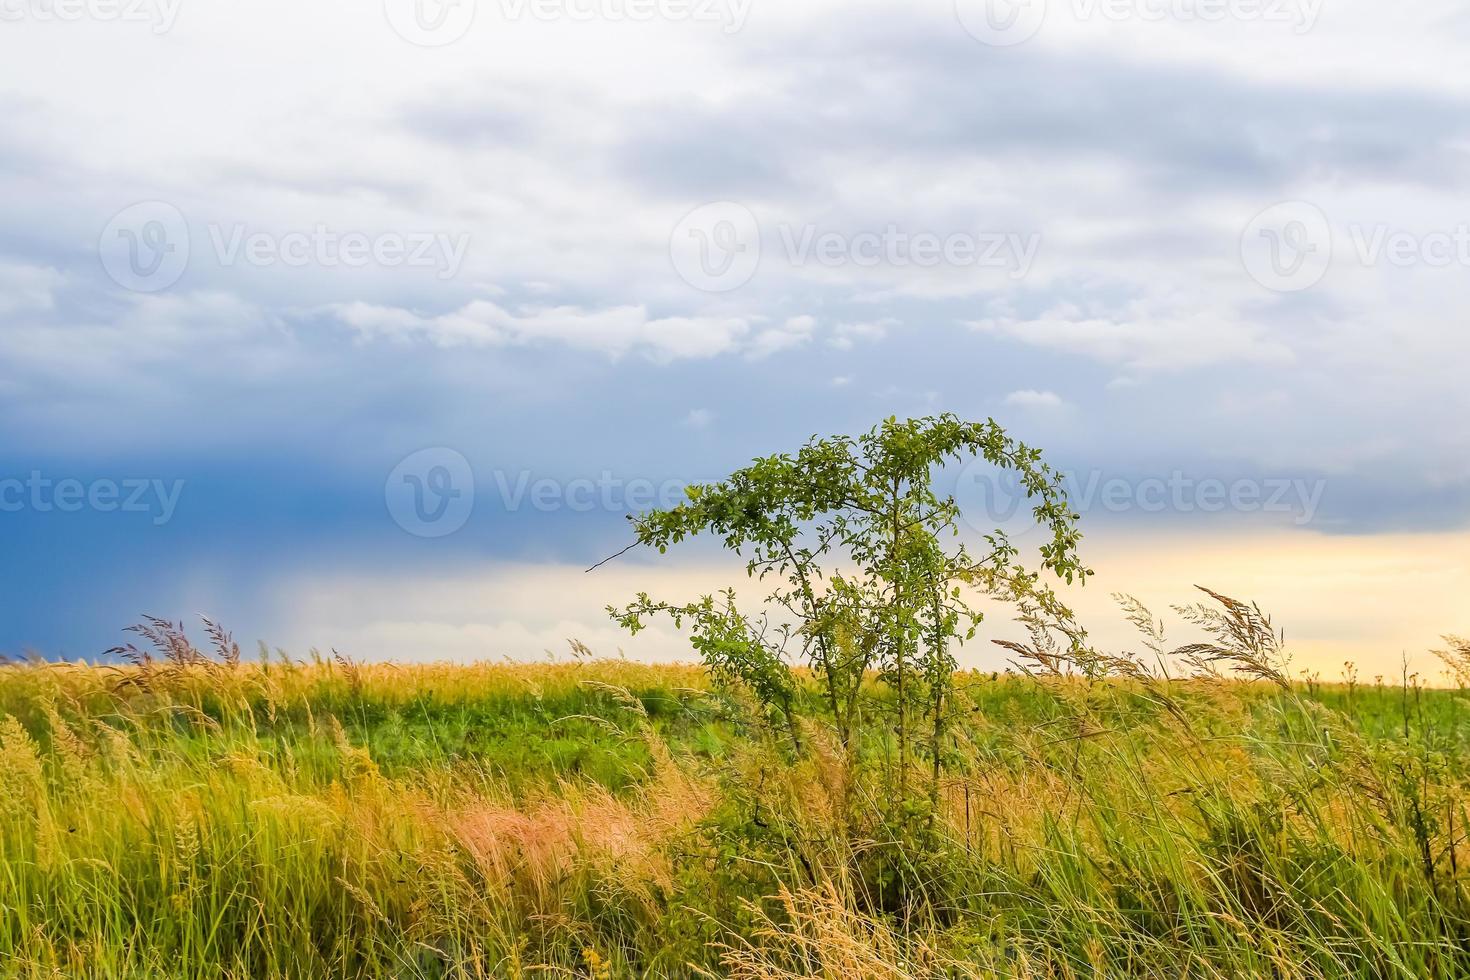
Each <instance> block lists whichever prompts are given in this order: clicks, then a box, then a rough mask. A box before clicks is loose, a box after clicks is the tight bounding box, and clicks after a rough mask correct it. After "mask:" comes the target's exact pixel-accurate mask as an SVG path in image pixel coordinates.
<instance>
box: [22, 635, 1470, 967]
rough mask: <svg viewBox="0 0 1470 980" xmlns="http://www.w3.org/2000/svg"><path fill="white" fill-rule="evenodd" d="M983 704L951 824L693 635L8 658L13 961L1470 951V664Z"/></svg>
mask: <svg viewBox="0 0 1470 980" xmlns="http://www.w3.org/2000/svg"><path fill="white" fill-rule="evenodd" d="M227 656H228V655H227ZM870 693H871V705H870V708H869V710H870V712H871V713H872V715H873V717H874V718H876V719H881V717H882V711H881V708H882V701H883V697H884V693H883V690H882V688H881V686H880V685H878V684H876V683H875V684H874V686H873V690H872V691H871V692H870ZM956 704H957V709H956V710H959V711H960V712H961V713H962V715H963V723H962V724H961V725H960V726H959V727H958V728H957V734H956V736H955V737H954V738H953V739H951V740H950V744H947V745H945V746H944V748H943V753H942V763H943V783H942V785H943V798H942V800H941V801H940V806H939V811H938V817H937V819H931V820H930V821H929V823H928V825H927V826H926V827H925V833H924V834H922V835H919V836H918V838H917V839H920V840H922V841H923V846H921V847H916V846H913V845H912V844H910V843H904V842H903V840H900V837H901V836H903V835H898V834H896V833H893V832H891V828H889V827H887V826H886V825H885V824H884V823H883V822H882V820H881V819H879V818H878V817H877V816H871V817H870V816H869V815H876V814H879V813H881V812H883V811H882V808H881V807H879V806H877V805H876V804H877V802H878V801H879V800H880V799H881V798H882V797H883V796H884V794H885V793H887V792H889V791H890V787H888V786H887V785H886V784H885V779H887V778H889V777H888V776H886V775H885V773H886V772H889V771H891V767H883V766H873V767H871V768H863V767H856V768H852V767H844V766H843V765H841V764H840V762H841V760H839V759H838V758H837V757H836V750H835V748H833V747H832V746H831V744H830V742H829V740H825V739H824V738H823V737H822V732H821V731H820V726H819V725H816V724H813V725H811V730H810V731H809V732H808V733H807V738H806V750H805V751H804V752H803V753H801V754H800V755H797V754H794V753H792V752H791V751H790V750H789V749H787V748H785V747H784V746H783V745H782V744H781V743H780V742H779V740H778V739H777V738H776V737H775V735H774V734H773V728H772V726H771V725H769V724H768V720H767V719H765V718H763V717H761V714H760V712H759V711H757V710H755V709H754V708H753V707H752V706H751V704H750V703H749V702H748V700H747V699H745V698H744V697H743V696H742V695H741V694H740V693H739V692H738V691H732V690H727V689H724V688H718V689H717V688H716V687H714V686H712V685H711V683H710V681H709V679H708V677H707V676H706V674H705V672H704V671H703V670H702V669H700V668H697V667H652V666H643V665H638V664H633V663H628V662H623V661H605V660H604V661H597V660H591V659H583V660H572V661H568V662H565V663H555V664H551V663H548V664H543V665H529V666H513V665H508V664H505V665H477V666H447V665H446V666H399V665H387V664H384V665H357V664H353V663H350V662H348V661H341V660H328V659H321V658H314V659H313V660H312V661H310V662H306V663H299V662H291V661H287V660H285V659H283V658H280V657H274V658H269V659H268V660H266V661H262V662H248V661H247V662H244V663H240V662H236V663H228V662H223V663H222V662H217V661H214V662H206V661H205V659H204V658H203V657H201V656H193V655H185V656H180V657H175V658H173V659H161V660H158V661H153V662H150V663H147V664H144V665H131V666H125V667H117V668H109V667H82V666H67V665H46V664H40V663H32V664H16V665H10V666H8V667H4V668H0V741H3V749H0V852H3V853H0V857H3V862H0V910H3V919H0V964H3V965H0V972H3V974H4V975H5V976H24V977H40V976H47V977H53V976H87V977H91V976H97V977H160V976H166V977H220V976H230V977H241V978H244V977H311V976H354V977H356V976H362V977H378V976H391V977H518V976H528V975H536V976H543V975H544V976H577V977H595V978H605V977H632V976H638V977H642V976H655V977H663V976H667V977H682V976H696V975H702V974H707V975H715V976H737V977H748V978H757V977H759V978H781V977H832V978H837V977H859V976H861V977H891V978H900V977H940V976H1004V977H1097V978H1100V977H1115V976H1150V977H1170V978H1177V977H1244V976H1270V977H1317V976H1321V977H1338V976H1357V977H1404V978H1411V977H1412V978H1420V977H1454V976H1465V975H1470V945H1467V944H1470V908H1467V903H1466V887H1465V885H1466V875H1467V870H1466V863H1467V862H1470V848H1467V847H1466V844H1465V839H1464V828H1465V826H1466V820H1467V816H1470V814H1467V812H1466V806H1465V799H1466V797H1465V790H1466V776H1467V766H1466V760H1467V755H1466V746H1467V741H1470V704H1467V702H1466V699H1465V697H1464V696H1463V695H1462V694H1460V693H1459V692H1458V691H1452V690H1442V689H1441V690H1428V689H1421V688H1419V687H1417V686H1415V685H1409V686H1404V685H1401V684H1394V685H1390V684H1387V683H1378V684H1374V683H1367V684H1363V683H1357V684H1354V685H1352V686H1348V685H1345V684H1338V685H1320V684H1313V685H1312V686H1311V687H1310V689H1309V688H1308V687H1306V686H1301V687H1293V688H1292V689H1291V690H1290V691H1283V690H1281V689H1280V688H1279V687H1275V686H1272V685H1268V684H1261V683H1245V682H1239V681H1187V682H1167V683H1164V684H1162V685H1159V686H1156V687H1154V686H1148V685H1139V684H1137V683H1133V682H1127V681H1108V682H1097V683H1088V682H1085V681H1082V680H1061V679H1051V680H1042V679H1034V678H1031V677H1026V676H1020V675H1007V674H1000V675H998V676H997V675H991V674H973V673H972V674H961V675H960V678H959V685H958V699H957V702H956ZM811 711H812V712H813V714H814V715H817V714H818V713H819V711H820V707H819V706H818V705H813V706H811ZM867 737H868V739H869V747H870V748H871V749H872V752H873V754H874V757H875V758H879V759H881V758H882V755H883V744H882V743H883V740H884V735H883V727H882V725H881V724H874V725H871V726H870V730H869V734H868V736H867ZM904 839H906V840H912V839H915V838H914V835H906V836H904Z"/></svg>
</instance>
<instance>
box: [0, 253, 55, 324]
mask: <svg viewBox="0 0 1470 980" xmlns="http://www.w3.org/2000/svg"><path fill="white" fill-rule="evenodd" d="M64 279H65V277H64V276H63V275H62V274H61V273H60V272H58V271H57V270H55V269H52V268H49V267H44V266H37V265H23V264H16V263H8V262H3V261H0V314H5V313H18V312H35V311H40V310H49V309H51V308H52V307H54V306H55V303H56V301H55V292H56V289H57V288H58V287H59V286H60V285H61V284H62V282H63V280H64Z"/></svg>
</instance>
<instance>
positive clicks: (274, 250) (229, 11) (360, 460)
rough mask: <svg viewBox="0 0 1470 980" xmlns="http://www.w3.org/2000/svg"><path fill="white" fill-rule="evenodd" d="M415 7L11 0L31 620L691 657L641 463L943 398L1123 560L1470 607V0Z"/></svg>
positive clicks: (702, 552)
mask: <svg viewBox="0 0 1470 980" xmlns="http://www.w3.org/2000/svg"><path fill="white" fill-rule="evenodd" d="M425 3H426V4H427V5H426V6H424V7H423V8H422V9H415V8H414V0H402V2H400V0H387V3H386V4H385V3H348V2H345V0H344V2H339V3H316V4H310V5H301V4H290V3H284V2H274V0H260V2H254V3H251V4H224V5H221V4H212V5H204V4H194V3H191V2H190V0H173V2H164V0H143V2H140V3H137V4H132V5H124V6H123V7H121V8H117V10H119V11H122V12H121V13H118V12H116V11H114V8H112V7H109V6H107V5H106V4H101V3H82V4H80V5H79V6H78V7H76V8H75V9H74V14H75V15H74V16H73V15H71V14H69V15H67V16H61V15H59V14H57V13H56V11H55V10H54V9H53V8H52V7H51V5H50V4H49V3H43V2H41V0H25V2H19V0H17V2H15V3H12V4H11V5H8V6H5V7H4V11H5V15H4V19H3V20H0V118H3V119H4V125H3V127H0V194H3V197H4V200H5V202H6V206H5V207H4V208H3V209H0V480H3V481H9V482H8V483H6V482H0V546H3V548H4V553H5V556H6V561H5V562H4V564H3V570H0V651H6V652H10V653H18V652H20V651H22V650H24V649H27V648H33V649H36V650H39V651H41V652H43V653H45V654H47V655H53V656H91V655H95V654H96V653H98V652H100V651H101V650H102V649H104V648H106V647H107V646H110V645H111V644H112V643H113V642H114V641H115V639H116V637H117V630H118V628H119V627H121V626H123V625H125V624H126V623H128V622H131V621H133V620H134V619H135V618H136V617H137V616H138V615H139V614H140V613H144V612H148V613H154V614H158V615H167V616H185V617H188V616H192V615H194V614H196V613H207V614H210V615H213V616H217V617H220V618H222V619H224V620H225V621H227V622H228V623H229V624H231V625H232V626H233V627H234V628H235V629H236V631H237V633H239V634H240V635H241V636H242V637H244V638H248V639H251V640H253V639H255V638H257V637H258V638H261V639H265V640H268V641H270V642H271V643H274V644H279V645H282V646H286V647H288V648H290V649H293V650H296V651H301V650H304V649H305V648H306V647H307V646H310V645H312V644H317V645H321V646H323V647H325V646H331V645H336V646H338V647H339V648H342V649H344V650H345V651H348V652H355V653H358V654H360V655H369V656H402V657H414V658H423V657H438V656H444V657H474V656H486V657H500V656H510V657H513V658H523V657H528V656H529V657H535V656H539V655H540V654H541V651H542V650H543V649H544V648H546V647H548V646H554V645H559V644H560V643H561V640H562V639H563V638H564V637H566V636H570V635H577V636H581V637H583V638H584V639H589V640H590V641H594V645H599V646H600V647H601V648H602V649H604V650H607V649H609V648H610V647H613V646H615V645H627V648H628V649H629V651H630V653H634V654H646V655H649V656H673V655H677V654H678V651H679V650H680V649H682V648H680V647H679V646H678V641H677V639H676V638H673V637H669V636H662V637H660V636H654V637H652V638H651V639H650V640H649V641H648V643H647V644H645V645H644V646H642V647H639V646H637V645H635V644H624V643H623V641H622V640H620V639H619V638H618V637H617V635H616V633H614V632H613V631H612V630H611V628H610V625H609V624H608V623H606V622H605V621H604V619H603V617H602V616H601V615H600V612H599V611H600V609H601V607H602V605H604V604H605V603H608V602H615V601H618V600H620V599H622V598H624V596H625V594H626V593H627V592H628V591H629V590H631V589H634V588H641V587H656V585H657V584H659V583H662V584H664V585H666V586H667V587H669V588H673V589H676V590H677V589H684V590H688V589H692V588H695V587H697V586H699V585H701V584H704V583H709V584H713V585H718V584H720V583H722V582H723V581H725V580H727V579H728V578H730V575H731V572H732V571H735V572H736V573H738V567H736V566H731V565H728V564H722V562H721V559H720V556H719V555H718V554H717V553H715V552H713V551H711V550H709V549H707V548H701V547H694V548H691V549H689V550H688V551H687V552H685V553H683V554H681V555H679V556H676V557H674V558H673V559H671V560H670V561H666V562H662V563H659V562H654V561H652V560H650V559H647V558H643V557H638V556H633V557H630V559H628V560H627V561H625V562H623V563H622V564H621V565H620V566H618V567H617V568H615V569H609V570H606V571H604V572H601V573H598V574H596V575H593V576H587V575H584V574H583V573H582V572H581V569H582V568H584V567H585V566H586V565H589V564H591V563H592V562H594V561H596V560H598V559H599V558H602V557H604V556H606V555H607V554H609V553H611V552H612V551H615V550H617V549H618V548H619V547H621V546H622V545H623V544H624V543H626V530H625V527H624V520H623V515H624V514H625V513H626V512H627V511H628V510H630V509H639V507H641V506H643V505H645V504H646V502H647V500H648V499H650V498H649V495H650V494H652V495H653V499H656V498H657V496H658V494H659V493H661V492H666V491H667V489H668V488H669V487H677V486H678V485H680V484H682V483H685V482H689V481H694V480H700V479H706V478H711V477H715V476H718V475H720V474H722V473H724V472H726V471H728V470H729V469H731V468H733V467H735V466H738V465H740V464H741V463H742V462H744V461H746V460H748V459H749V458H750V457H751V456H753V455H756V454H758V453H766V452H771V451H775V450H779V449H783V448H791V447H794V446H795V445H797V444H799V443H800V442H801V441H803V440H804V439H805V438H807V437H808V436H810V435H812V434H814V433H829V432H853V431H858V430H861V429H865V428H866V427H868V426H870V425H871V424H873V423H874V422H875V421H877V420H878V419H880V418H882V417H884V416H886V415H890V414H897V415H918V414H925V413H929V412H935V411H952V412H956V413H959V414H961V415H964V416H967V417H977V418H978V417H985V416H994V417H996V418H997V419H998V420H1000V421H1001V422H1002V423H1003V424H1005V425H1006V426H1007V427H1009V428H1010V429H1012V430H1013V431H1014V432H1015V433H1017V434H1018V435H1020V436H1022V437H1024V438H1026V439H1027V440H1029V441H1031V442H1034V443H1036V444H1038V445H1040V446H1042V447H1044V448H1045V449H1046V450H1047V451H1048V454H1049V458H1050V459H1051V460H1052V461H1053V462H1054V463H1055V464H1056V465H1057V466H1058V467H1059V468H1061V469H1063V470H1065V471H1067V472H1068V473H1069V474H1071V476H1072V480H1073V486H1074V488H1075V489H1076V491H1077V492H1078V493H1079V494H1080V495H1081V496H1083V497H1084V498H1085V500H1083V501H1082V506H1081V507H1080V508H1079V509H1081V510H1082V511H1083V513H1084V515H1085V520H1084V528H1085V529H1086V531H1087V533H1088V542H1089V545H1093V546H1095V550H1094V551H1093V552H1092V553H1090V554H1088V555H1087V556H1086V557H1088V558H1089V559H1090V560H1091V561H1092V563H1093V564H1094V565H1095V566H1097V567H1099V571H1100V573H1107V576H1108V577H1107V579H1106V581H1107V587H1108V588H1113V587H1116V588H1119V589H1125V590H1129V591H1139V590H1142V591H1144V592H1146V593H1148V596H1147V597H1148V598H1149V599H1150V601H1152V602H1154V603H1155V604H1157V605H1159V606H1165V605H1167V604H1168V603H1169V602H1171V601H1188V599H1189V595H1188V589H1189V585H1190V584H1191V583H1192V582H1193V581H1197V580H1206V581H1207V583H1208V584H1211V585H1213V586H1215V587H1217V588H1220V589H1223V590H1225V591H1232V590H1233V591H1237V592H1243V593H1254V594H1262V593H1264V594H1265V595H1266V596H1268V597H1270V598H1271V599H1274V600H1275V601H1276V603H1277V605H1278V607H1279V608H1278V615H1279V616H1280V617H1281V618H1282V620H1283V621H1284V622H1286V623H1287V624H1288V625H1289V626H1290V625H1291V624H1293V623H1300V624H1303V626H1302V627H1301V628H1300V629H1299V631H1298V635H1300V636H1301V637H1302V640H1303V643H1304V645H1305V646H1306V647H1307V648H1309V650H1310V651H1311V654H1312V656H1315V657H1317V658H1319V659H1321V660H1322V661H1323V662H1326V663H1329V664H1331V663H1334V662H1340V659H1342V658H1339V659H1338V660H1336V661H1334V660H1333V658H1334V657H1335V656H1336V652H1337V650H1338V649H1349V650H1350V651H1351V652H1352V653H1353V655H1356V656H1362V657H1372V656H1383V657H1388V656H1389V655H1390V654H1391V655H1392V657H1393V658H1394V660H1395V661H1396V659H1397V656H1398V652H1399V650H1400V649H1411V650H1422V649H1423V647H1424V646H1425V645H1426V644H1428V643H1431V642H1432V641H1433V639H1434V637H1435V636H1436V635H1437V634H1438V633H1440V632H1443V631H1450V630H1459V631H1461V632H1465V631H1467V630H1470V624H1467V623H1465V622H1464V621H1463V612H1462V605H1461V604H1460V600H1459V599H1457V598H1456V596H1460V597H1462V596H1463V595H1464V588H1463V587H1464V586H1465V585H1466V584H1467V583H1470V569H1467V562H1470V557H1467V556H1470V548H1467V537H1466V528H1467V523H1470V434H1467V433H1470V430H1467V427H1466V426H1465V424H1464V420H1465V419H1466V418H1467V417H1470V393H1467V387H1466V385H1465V378H1464V374H1465V366H1466V364H1467V363H1470V356H1467V355H1470V332H1467V331H1466V329H1465V314H1464V305H1465V304H1464V298H1465V295H1466V292H1465V289H1466V283H1467V282H1470V208H1467V207H1466V205H1465V202H1466V201H1467V200H1470V197H1467V195H1466V193H1465V192H1466V183H1467V178H1470V91H1467V89H1470V79H1467V78H1466V76H1465V74H1464V72H1463V71H1462V70H1461V68H1462V66H1463V63H1464V55H1465V52H1466V48H1467V42H1470V5H1467V4H1465V3H1439V2H1436V3H1424V4H1415V5H1414V6H1413V7H1412V8H1409V9H1396V10H1395V11H1394V14H1393V16H1392V17H1391V18H1390V17H1389V16H1388V15H1387V14H1386V13H1385V12H1384V10H1383V8H1382V6H1381V5H1380V4H1375V3H1371V2H1358V0H1337V2H1333V0H1322V2H1320V3H1307V2H1306V0H1295V2H1286V0H1283V2H1281V3H1275V2H1272V3H1266V4H1252V3H1247V2H1222V3H1221V4H1219V5H1217V6H1215V7H1209V8H1197V7H1195V6H1193V5H1190V4H1186V3H1183V2H1182V0H1179V2H1172V3H1171V2H1165V0H1148V2H1145V0H1138V2H1128V3H1122V2H1113V3H1102V2H1101V0H1098V2H1097V3H1091V2H1087V0H1048V2H1043V0H1030V3H1029V4H1021V5H1019V6H1012V5H1011V0H973V2H972V0H958V3H956V2H953V0H951V2H943V3H941V2H935V3H905V4H896V3H866V2H860V3H842V4H837V3H827V2H824V0H813V2H810V3H802V4H771V3H765V2H763V0H749V2H748V3H735V2H734V0H728V2H726V0H717V2H709V3H698V4H695V5H693V6H688V5H684V4H680V3H674V2H672V0H659V2H656V3H655V2H653V0H648V2H643V0H595V2H594V0H567V2H561V0H539V2H535V3H533V2H531V0H525V2H524V3H523V2H519V0H495V2H482V3H480V4H478V5H468V6H467V5H465V4H463V3H460V4H457V5H456V4H453V3H451V4H449V5H448V6H443V7H441V6H440V5H438V4H437V3H433V2H432V0H425ZM1209 10H1219V11H1223V13H1220V14H1219V15H1218V16H1216V15H1214V14H1209V13H1208V11H1209ZM441 14H442V15H443V16H442V18H441V17H440V15H441ZM436 24H437V25H438V26H437V27H435V26H434V25H436ZM1007 24H1008V25H1010V26H1009V27H1005V26H1004V25H1007ZM986 25H991V27H990V28H987V27H986ZM994 25H1002V26H1000V27H994ZM1007 32H1009V33H1007ZM405 461H410V462H407V463H405ZM405 467H406V468H405ZM950 477H952V478H953V479H954V480H955V481H956V485H957V486H958V487H959V488H960V492H961V499H962V500H968V501H970V502H971V503H972V504H973V506H972V509H971V512H972V513H973V514H975V515H976V516H975V521H974V526H973V528H972V530H974V531H975V532H976V533H978V532H979V531H980V530H983V529H984V527H988V526H989V525H990V524H991V523H997V522H999V523H1005V522H1007V521H1011V520H1012V519H1013V514H1012V512H1011V510H1009V509H1008V507H1007V506H1006V500H1007V499H1008V498H1007V496H1006V490H1005V488H1004V487H1003V486H1000V485H996V484H993V483H990V482H988V479H989V478H988V476H986V475H985V474H977V473H974V472H956V473H954V474H951V475H950ZM412 480H417V481H418V483H417V484H415V483H413V482H409V481H412ZM444 480H447V481H448V482H442V481H444ZM63 484H65V488H63ZM1215 484H1218V489H1217V487H1216V486H1215ZM1110 485H1111V489H1109V486H1110ZM415 486H419V487H423V488H425V489H424V490H423V491H420V492H431V493H435V494H437V493H438V492H439V490H444V489H448V490H451V491H452V495H451V496H448V497H444V498H443V499H436V500H429V499H428V498H423V499H422V500H420V501H417V502H418V503H420V504H425V505H429V504H433V505H435V506H430V507H429V508H428V509H427V510H423V511H421V512H420V513H419V515H418V516H415V512H414V504H415V500H414V498H413V496H412V495H413V493H414V492H416V491H415ZM538 486H539V487H540V489H539V490H537V489H536V488H537V487H538ZM518 488H520V489H521V492H519V493H517V489H518ZM538 493H539V494H540V496H539V497H538V496H537V494H538ZM58 494H59V495H58ZM1222 499H1223V500H1224V502H1223V503H1221V502H1220V501H1221V500H1222ZM538 501H539V502H538ZM439 504H442V505H443V509H444V514H447V515H448V516H447V518H446V517H445V516H444V514H440V515H439V517H440V522H439V523H433V524H430V525H425V524H424V523H423V516H424V515H432V513H433V512H434V511H435V510H436V507H437V505H439ZM991 518H994V520H993V521H992V520H990V519H991ZM445 521H447V523H445ZM450 524H453V525H454V526H453V527H452V528H450V526H449V525H450ZM405 525H407V527H405ZM425 532H427V533H425ZM1243 542H1251V543H1252V544H1253V546H1254V550H1253V551H1249V552H1243V551H1242V550H1241V546H1242V543H1243ZM1406 561H1407V562H1409V563H1410V564H1409V565H1408V566H1405V565H1404V564H1403V563H1404V562H1406ZM1217 569H1218V571H1217ZM1324 569H1325V570H1326V571H1324ZM1166 572H1167V573H1168V574H1169V575H1172V576H1175V578H1174V579H1173V580H1172V581H1162V580H1161V579H1162V576H1163V575H1164V573H1166ZM1130 573H1136V577H1137V579H1138V581H1133V580H1130V579H1129V575H1130ZM1101 577H1102V576H1101V575H1100V578H1101ZM1151 590H1152V591H1151ZM1095 591H1097V592H1105V591H1106V590H1105V589H1102V590H1095ZM1105 598H1106V597H1105V595H1102V596H1096V597H1088V598H1087V599H1086V600H1085V603H1084V604H1085V605H1088V607H1089V608H1091V607H1092V606H1093V605H1096V604H1097V603H1098V601H1099V600H1100V599H1105ZM1101 614H1102V611H1101V609H1099V615H1101ZM1456 615H1459V616H1460V618H1461V621H1459V622H1456V621H1454V617H1455V616H1456ZM976 656H977V657H980V656H982V654H976ZM983 657H987V658H989V657H991V655H989V654H983ZM991 659H993V658H991ZM977 662H986V663H988V662H989V660H980V661H977Z"/></svg>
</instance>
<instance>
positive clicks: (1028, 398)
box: [1004, 388, 1066, 410]
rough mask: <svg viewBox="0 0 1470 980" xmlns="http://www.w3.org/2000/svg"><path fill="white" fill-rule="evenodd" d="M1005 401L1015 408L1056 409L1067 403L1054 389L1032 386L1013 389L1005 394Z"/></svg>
mask: <svg viewBox="0 0 1470 980" xmlns="http://www.w3.org/2000/svg"><path fill="white" fill-rule="evenodd" d="M1004 400H1005V403H1006V404H1007V405H1010V406H1012V407H1013V408H1039V409H1048V410H1054V409H1058V408H1061V407H1062V406H1063V405H1065V404H1066V402H1064V401H1063V400H1062V396H1061V395H1058V394H1057V393H1056V392H1054V391H1036V390H1034V389H1032V388H1023V389H1021V390H1020V391H1013V392H1011V393H1010V394H1008V395H1006V396H1005V399H1004Z"/></svg>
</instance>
